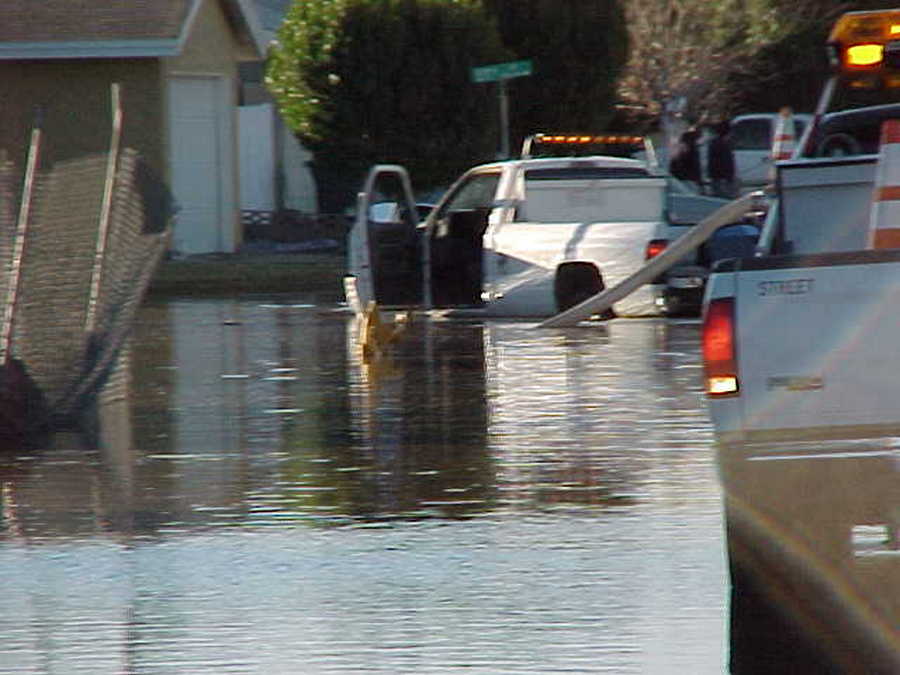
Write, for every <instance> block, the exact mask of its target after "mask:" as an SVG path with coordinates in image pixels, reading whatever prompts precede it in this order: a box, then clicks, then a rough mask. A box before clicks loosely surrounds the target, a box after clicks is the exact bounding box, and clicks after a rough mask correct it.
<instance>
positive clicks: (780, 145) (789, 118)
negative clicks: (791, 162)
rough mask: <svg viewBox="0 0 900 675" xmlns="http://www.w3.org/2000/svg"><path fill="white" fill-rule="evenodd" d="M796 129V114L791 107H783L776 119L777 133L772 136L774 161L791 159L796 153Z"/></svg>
mask: <svg viewBox="0 0 900 675" xmlns="http://www.w3.org/2000/svg"><path fill="white" fill-rule="evenodd" d="M795 141H796V129H795V127H794V114H793V111H792V110H791V109H790V108H787V107H785V108H782V109H781V110H780V111H779V112H778V119H777V120H776V121H775V135H774V136H773V137H772V161H773V162H778V161H781V160H783V159H790V158H791V157H792V156H793V154H794V143H795Z"/></svg>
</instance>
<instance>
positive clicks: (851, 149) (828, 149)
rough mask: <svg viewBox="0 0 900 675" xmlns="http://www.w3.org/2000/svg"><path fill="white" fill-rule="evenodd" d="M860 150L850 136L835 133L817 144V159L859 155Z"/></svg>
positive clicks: (857, 142)
mask: <svg viewBox="0 0 900 675" xmlns="http://www.w3.org/2000/svg"><path fill="white" fill-rule="evenodd" d="M861 152H862V149H861V148H860V147H859V141H857V140H856V139H855V138H853V136H851V135H850V134H844V133H837V134H830V135H828V136H826V137H825V138H824V139H823V140H822V142H821V143H819V147H818V152H817V153H816V154H817V155H818V156H819V157H847V156H850V155H859V154H860V153H861Z"/></svg>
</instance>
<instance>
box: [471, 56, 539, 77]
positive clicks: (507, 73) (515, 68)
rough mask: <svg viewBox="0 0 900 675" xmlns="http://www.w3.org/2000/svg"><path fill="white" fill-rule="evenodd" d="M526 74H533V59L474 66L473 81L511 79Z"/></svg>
mask: <svg viewBox="0 0 900 675" xmlns="http://www.w3.org/2000/svg"><path fill="white" fill-rule="evenodd" d="M525 75H531V59H526V60H524V61H508V62H506V63H494V64H492V65H490V66H479V67H478V68H472V81H473V82H496V81H497V80H509V79H512V78H514V77H524V76H525Z"/></svg>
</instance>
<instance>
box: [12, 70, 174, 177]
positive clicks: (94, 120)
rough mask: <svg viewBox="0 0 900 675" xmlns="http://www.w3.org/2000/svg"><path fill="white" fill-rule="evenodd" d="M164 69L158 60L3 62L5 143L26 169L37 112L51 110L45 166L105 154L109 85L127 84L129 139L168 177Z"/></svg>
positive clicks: (126, 130) (43, 156)
mask: <svg viewBox="0 0 900 675" xmlns="http://www.w3.org/2000/svg"><path fill="white" fill-rule="evenodd" d="M160 78H161V71H160V67H159V62H158V61H157V60H155V59H127V60H118V61H108V60H93V59H90V60H73V61H56V60H50V61H2V62H0V148H2V149H6V150H7V151H8V152H10V153H11V156H12V158H13V159H14V160H15V161H16V162H17V163H18V164H19V166H24V160H25V153H26V149H27V145H28V140H29V137H30V135H31V129H32V126H33V122H34V110H35V108H36V107H37V106H40V107H41V108H42V109H43V110H44V124H43V129H44V132H45V133H44V134H43V138H44V143H43V152H42V154H41V159H42V162H44V164H45V165H47V164H51V163H53V162H55V161H57V160H61V159H70V158H73V157H79V156H82V155H85V154H90V153H96V152H105V151H106V150H107V149H108V147H109V138H110V127H111V120H112V116H111V112H110V85H111V84H112V83H113V82H118V83H119V84H120V85H121V92H122V108H123V112H124V116H125V118H124V133H123V141H124V143H125V145H126V146H129V147H133V148H135V149H137V150H138V151H140V152H141V153H142V154H143V155H144V156H145V157H146V158H147V160H148V162H149V163H150V164H151V166H153V168H154V170H156V171H158V172H159V173H160V174H161V175H164V171H165V155H164V146H163V145H162V144H161V142H160V139H161V138H162V137H163V133H164V124H165V119H164V117H163V115H162V110H163V108H162V106H161V101H162V91H161V84H160V83H161V79H160Z"/></svg>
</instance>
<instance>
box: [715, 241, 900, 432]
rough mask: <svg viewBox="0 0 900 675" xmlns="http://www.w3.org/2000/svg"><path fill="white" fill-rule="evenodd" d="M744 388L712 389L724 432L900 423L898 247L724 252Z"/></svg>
mask: <svg viewBox="0 0 900 675" xmlns="http://www.w3.org/2000/svg"><path fill="white" fill-rule="evenodd" d="M723 297H731V298H733V307H734V310H733V311H734V324H733V325H734V341H735V345H736V352H737V353H736V361H737V373H738V379H739V390H738V391H737V392H736V393H733V394H729V395H726V396H711V397H710V412H711V416H712V420H713V423H714V425H715V426H716V429H717V432H719V433H720V434H725V435H729V434H739V435H742V436H746V435H752V434H758V433H775V434H777V433H779V432H783V431H792V432H797V431H803V432H804V433H805V434H808V433H813V432H814V431H816V430H818V431H819V432H821V433H823V434H824V435H830V434H833V433H834V434H837V435H841V436H846V435H847V434H851V435H859V434H863V435H865V434H867V433H870V432H873V431H876V428H880V427H884V426H892V425H897V424H900V406H898V405H897V394H898V392H900V380H898V378H897V375H896V367H895V364H896V363H900V250H881V251H875V250H861V251H851V252H836V253H822V254H811V255H785V256H768V257H761V258H747V259H742V260H729V261H724V262H723V263H721V264H720V265H719V266H717V268H716V269H715V273H714V274H713V277H712V280H711V282H710V288H709V290H708V294H707V302H709V301H710V300H713V299H715V298H723Z"/></svg>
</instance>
